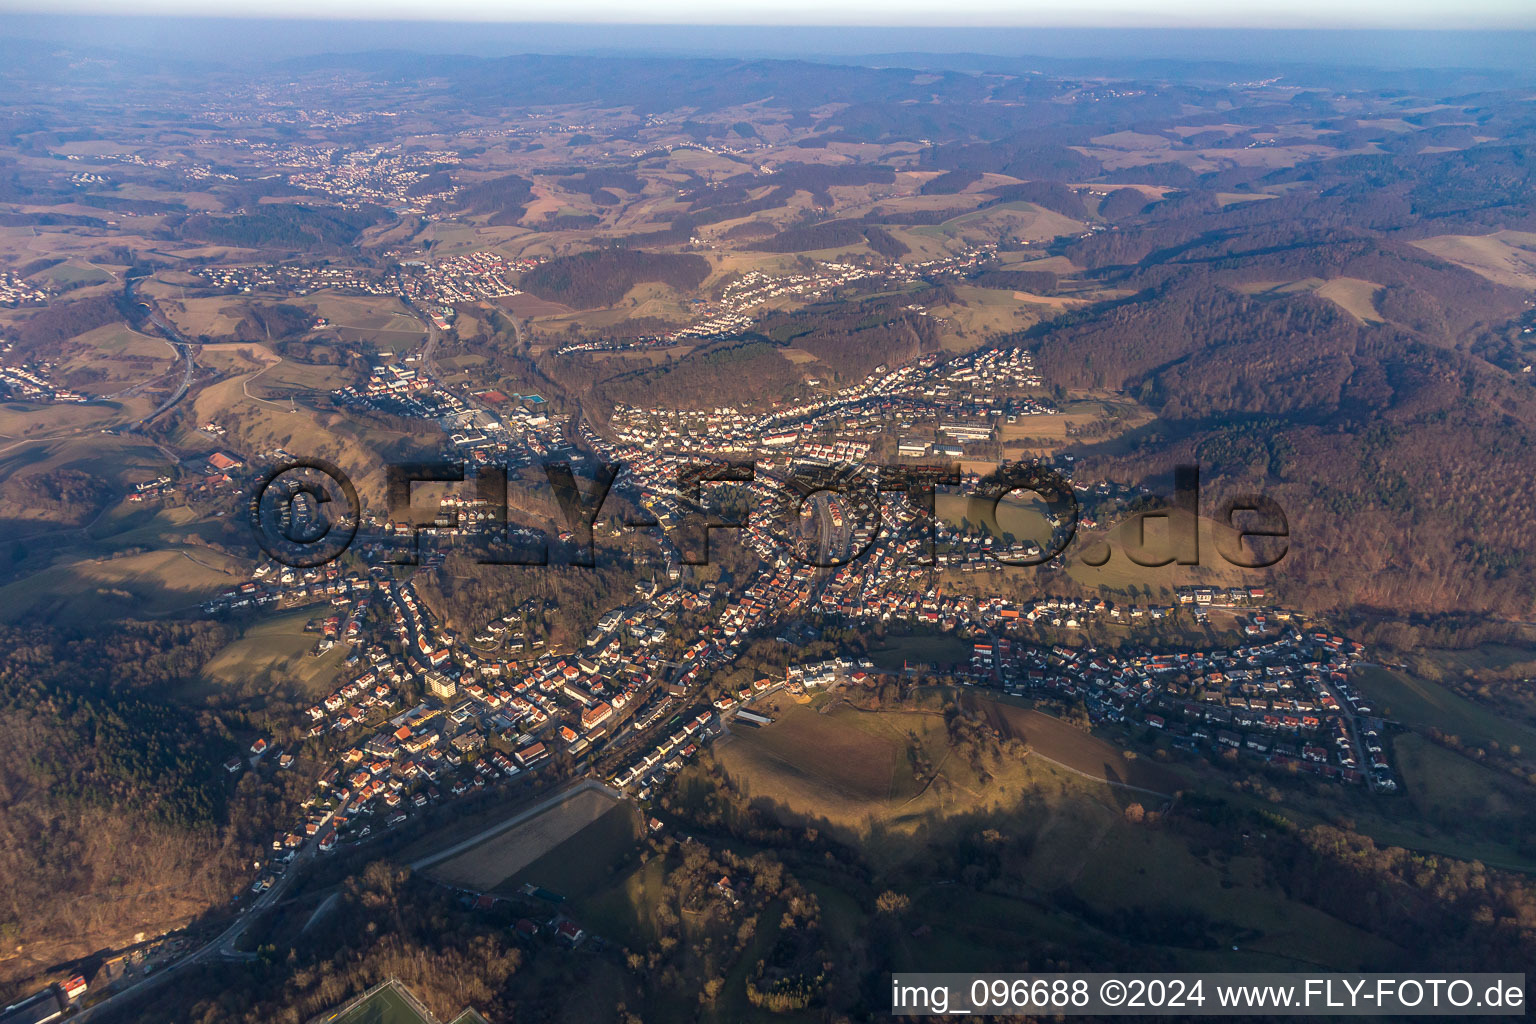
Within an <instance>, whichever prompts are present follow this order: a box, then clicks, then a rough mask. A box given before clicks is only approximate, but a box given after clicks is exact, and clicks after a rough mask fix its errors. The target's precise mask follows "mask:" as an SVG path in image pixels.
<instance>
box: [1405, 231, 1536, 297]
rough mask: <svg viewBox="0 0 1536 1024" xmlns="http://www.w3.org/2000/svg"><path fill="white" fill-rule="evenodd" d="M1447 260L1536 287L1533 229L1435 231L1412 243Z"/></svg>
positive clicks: (1490, 276) (1488, 275)
mask: <svg viewBox="0 0 1536 1024" xmlns="http://www.w3.org/2000/svg"><path fill="white" fill-rule="evenodd" d="M1412 244H1413V245H1416V246H1418V247H1419V248H1420V249H1423V250H1424V251H1425V252H1427V253H1430V254H1431V255H1434V256H1438V257H1439V258H1440V259H1443V260H1445V261H1446V262H1447V263H1454V264H1456V265H1457V266H1460V267H1466V268H1467V269H1468V270H1470V271H1473V272H1474V273H1478V274H1481V275H1482V276H1484V277H1486V278H1488V280H1490V281H1494V282H1496V283H1498V284H1503V285H1509V286H1510V287H1511V288H1521V289H1529V288H1536V232H1530V231H1497V232H1494V233H1493V234H1491V235H1436V236H1435V237H1433V238H1424V239H1420V240H1419V241H1417V242H1414V243H1412Z"/></svg>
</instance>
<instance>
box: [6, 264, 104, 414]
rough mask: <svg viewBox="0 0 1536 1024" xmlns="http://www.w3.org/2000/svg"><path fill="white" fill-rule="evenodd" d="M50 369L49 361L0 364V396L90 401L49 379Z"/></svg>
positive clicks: (21, 398)
mask: <svg viewBox="0 0 1536 1024" xmlns="http://www.w3.org/2000/svg"><path fill="white" fill-rule="evenodd" d="M0 296H3V291H0ZM0 301H3V298H0ZM51 369H53V364H51V363H44V364H41V365H37V366H6V365H0V398H6V399H9V400H13V401H15V400H19V401H23V402H88V401H90V398H89V396H87V395H82V394H80V392H78V391H71V390H70V389H69V388H66V387H63V386H61V385H58V384H55V383H54V382H53V381H51V380H49V379H48V371H49V370H51Z"/></svg>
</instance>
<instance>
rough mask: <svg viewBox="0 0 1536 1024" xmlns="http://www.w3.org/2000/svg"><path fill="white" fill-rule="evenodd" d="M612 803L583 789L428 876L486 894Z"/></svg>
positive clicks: (593, 820) (602, 813) (601, 794)
mask: <svg viewBox="0 0 1536 1024" xmlns="http://www.w3.org/2000/svg"><path fill="white" fill-rule="evenodd" d="M614 803H615V801H614V799H613V797H611V796H609V795H607V794H606V793H603V792H601V791H598V790H594V789H584V790H582V791H581V792H579V793H577V794H576V795H575V796H572V797H571V798H570V799H568V800H563V801H561V802H560V803H558V804H556V805H555V806H554V807H551V808H550V809H549V810H547V811H544V812H543V813H542V814H540V815H538V816H537V817H534V818H531V819H529V820H528V821H525V822H523V823H522V824H520V825H517V826H515V827H513V828H510V829H508V830H507V831H505V832H502V833H501V834H500V835H497V836H493V837H492V838H490V839H487V840H486V841H485V842H483V843H481V844H479V845H478V846H475V847H473V848H472V849H469V850H466V851H465V852H463V853H461V854H459V855H458V856H456V857H452V858H450V859H448V860H446V861H443V862H442V863H440V864H437V865H436V866H434V867H432V868H431V869H429V870H430V873H431V874H432V875H433V876H434V877H435V878H438V879H440V880H441V881H443V882H446V883H448V884H449V885H461V886H465V887H467V888H470V889H475V890H477V891H480V892H488V891H490V890H492V889H495V888H496V887H498V886H500V885H502V884H504V883H506V882H507V881H508V880H509V879H511V878H513V877H514V876H516V875H517V874H518V872H520V871H523V870H524V869H525V868H527V867H528V866H529V865H531V864H532V863H533V862H534V861H536V860H538V859H539V858H540V857H543V856H544V855H545V854H546V853H548V852H549V851H550V850H552V849H554V848H555V847H556V846H559V845H560V844H561V843H563V842H565V841H566V840H567V839H569V838H570V837H572V836H574V835H575V834H576V833H578V832H580V831H581V830H582V829H584V828H586V827H587V826H588V825H591V824H592V823H594V822H596V821H597V820H598V819H599V818H601V817H602V816H603V815H604V814H606V813H607V812H608V811H609V810H611V809H612V808H613V806H614Z"/></svg>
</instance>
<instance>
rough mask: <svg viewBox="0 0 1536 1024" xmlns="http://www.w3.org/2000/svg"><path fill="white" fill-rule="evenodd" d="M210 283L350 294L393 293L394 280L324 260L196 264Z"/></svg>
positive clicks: (245, 289) (225, 287)
mask: <svg viewBox="0 0 1536 1024" xmlns="http://www.w3.org/2000/svg"><path fill="white" fill-rule="evenodd" d="M191 273H192V274H193V275H194V276H195V277H200V278H202V279H203V280H204V281H207V282H208V283H209V285H210V286H212V287H214V288H217V289H219V290H221V291H224V292H228V293H235V292H242V293H250V292H278V293H281V294H284V295H308V294H309V293H310V292H318V291H322V290H328V291H336V292H346V293H348V294H353V295H392V294H394V293H395V286H394V284H393V282H391V281H389V280H388V279H387V278H386V277H385V276H384V275H382V274H379V273H377V272H374V271H369V270H364V269H361V268H358V267H345V266H336V265H332V264H329V263H325V264H314V265H308V264H294V263H285V264H272V263H260V264H253V265H251V266H228V265H220V266H209V267H198V268H197V269H195V270H193V271H192V272H191Z"/></svg>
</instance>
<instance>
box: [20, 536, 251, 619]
mask: <svg viewBox="0 0 1536 1024" xmlns="http://www.w3.org/2000/svg"><path fill="white" fill-rule="evenodd" d="M247 569H248V567H247V566H246V565H244V564H243V563H241V562H239V561H237V560H235V559H232V558H228V557H226V556H224V555H221V554H219V553H217V552H214V551H209V550H207V549H205V548H198V547H192V546H186V545H178V546H175V547H172V548H168V549H162V550H157V551H147V552H143V553H140V554H131V555H124V556H122V557H118V558H107V559H83V560H80V561H74V562H63V563H57V564H55V565H53V566H50V567H49V568H48V569H46V570H43V571H42V572H40V573H37V574H35V575H33V576H30V577H28V578H26V579H22V580H18V581H16V582H14V583H10V584H8V585H6V586H4V587H0V617H3V618H4V619H6V620H8V621H19V620H22V619H28V618H47V619H50V620H66V621H73V622H81V623H89V622H101V621H105V620H109V619H117V618H127V617H140V618H142V617H146V616H156V615H165V614H169V613H172V612H178V611H183V610H187V609H189V608H193V607H195V606H196V605H197V604H198V603H199V602H201V601H203V600H205V599H206V598H208V597H210V596H212V595H213V594H215V593H217V592H218V591H220V590H223V589H225V588H227V587H230V586H232V585H233V584H235V583H238V582H240V581H242V580H244V579H246V578H248V577H247Z"/></svg>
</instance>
